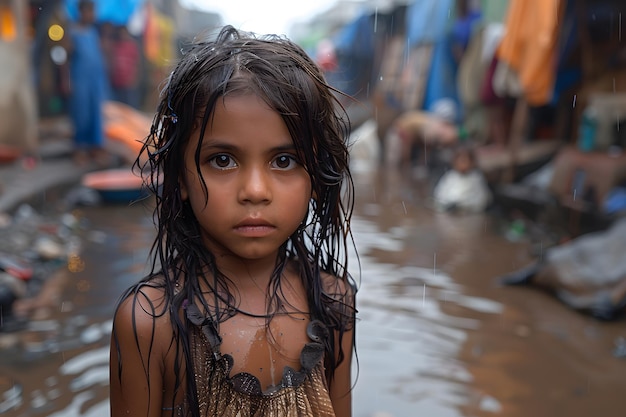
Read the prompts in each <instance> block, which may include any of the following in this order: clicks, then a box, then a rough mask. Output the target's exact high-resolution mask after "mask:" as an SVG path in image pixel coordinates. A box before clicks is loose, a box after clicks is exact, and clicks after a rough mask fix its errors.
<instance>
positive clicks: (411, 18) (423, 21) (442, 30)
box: [406, 0, 456, 46]
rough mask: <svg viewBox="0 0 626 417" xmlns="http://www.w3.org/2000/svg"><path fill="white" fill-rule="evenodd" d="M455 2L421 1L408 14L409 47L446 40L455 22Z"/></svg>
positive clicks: (450, 0)
mask: <svg viewBox="0 0 626 417" xmlns="http://www.w3.org/2000/svg"><path fill="white" fill-rule="evenodd" d="M455 4H456V1H455V0H420V1H414V2H413V3H411V5H410V6H409V8H408V9H407V12H406V19H407V41H408V43H409V46H416V45H419V44H420V43H432V42H437V41H439V40H441V39H442V38H444V37H445V36H446V35H447V34H448V31H449V29H450V24H451V23H452V21H453V20H454V15H455Z"/></svg>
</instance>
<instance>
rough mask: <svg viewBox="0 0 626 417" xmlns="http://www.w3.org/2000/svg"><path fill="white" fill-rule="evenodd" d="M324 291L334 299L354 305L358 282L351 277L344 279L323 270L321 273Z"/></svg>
mask: <svg viewBox="0 0 626 417" xmlns="http://www.w3.org/2000/svg"><path fill="white" fill-rule="evenodd" d="M320 278H321V280H322V288H323V290H324V293H325V294H326V295H327V296H329V297H330V298H332V299H333V300H334V301H340V302H342V303H345V304H348V305H351V306H353V305H354V296H355V295H356V291H357V288H356V284H355V283H354V282H352V281H351V280H350V279H342V278H339V277H337V276H336V275H333V274H329V273H326V272H322V273H321V274H320Z"/></svg>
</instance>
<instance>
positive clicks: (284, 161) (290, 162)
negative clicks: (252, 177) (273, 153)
mask: <svg viewBox="0 0 626 417" xmlns="http://www.w3.org/2000/svg"><path fill="white" fill-rule="evenodd" d="M297 164H298V162H297V161H296V158H294V156H293V155H289V154H283V155H278V156H277V157H276V158H274V161H272V167H273V168H276V169H293V168H295V167H296V165H297Z"/></svg>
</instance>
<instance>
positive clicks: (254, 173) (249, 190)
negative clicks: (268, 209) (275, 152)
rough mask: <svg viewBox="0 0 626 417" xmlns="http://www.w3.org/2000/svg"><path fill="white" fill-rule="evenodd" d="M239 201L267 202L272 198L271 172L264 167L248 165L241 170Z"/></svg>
mask: <svg viewBox="0 0 626 417" xmlns="http://www.w3.org/2000/svg"><path fill="white" fill-rule="evenodd" d="M242 174H243V175H242V176H241V187H240V189H239V201H240V202H242V203H252V204H267V203H269V202H270V201H271V200H272V185H271V178H270V177H271V174H270V172H269V170H268V169H265V168H264V167H250V168H248V169H246V170H245V171H243V172H242Z"/></svg>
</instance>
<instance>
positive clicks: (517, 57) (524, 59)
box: [497, 0, 564, 105]
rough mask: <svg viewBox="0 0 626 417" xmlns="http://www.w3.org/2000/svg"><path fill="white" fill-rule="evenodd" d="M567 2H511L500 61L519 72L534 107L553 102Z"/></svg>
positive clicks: (528, 0) (549, 0)
mask: <svg viewBox="0 0 626 417" xmlns="http://www.w3.org/2000/svg"><path fill="white" fill-rule="evenodd" d="M563 4H564V1H562V0H511V2H510V3H509V9H508V12H507V16H506V20H505V27H506V32H505V35H504V37H503V38H502V41H501V42H500V45H499V47H498V50H497V56H498V59H500V60H501V61H504V62H506V63H508V64H509V66H510V67H511V68H513V69H514V70H516V71H517V74H518V76H519V80H520V83H521V85H522V88H523V91H524V98H525V99H526V101H527V102H528V103H529V104H530V105H543V104H546V103H548V102H549V101H550V100H551V99H552V93H553V89H554V79H555V68H554V67H555V65H556V63H555V50H556V45H557V38H558V27H559V22H560V20H561V19H560V18H561V13H562V9H563V7H562V6H563Z"/></svg>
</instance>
